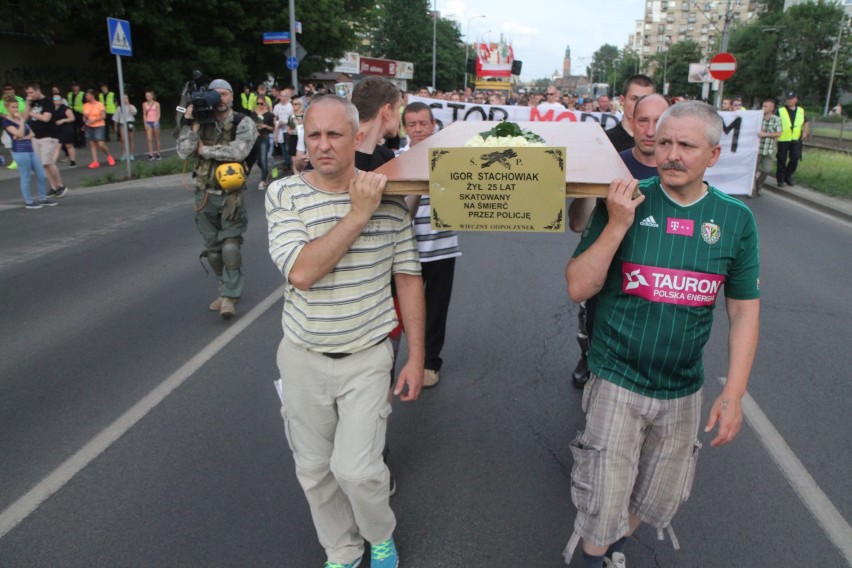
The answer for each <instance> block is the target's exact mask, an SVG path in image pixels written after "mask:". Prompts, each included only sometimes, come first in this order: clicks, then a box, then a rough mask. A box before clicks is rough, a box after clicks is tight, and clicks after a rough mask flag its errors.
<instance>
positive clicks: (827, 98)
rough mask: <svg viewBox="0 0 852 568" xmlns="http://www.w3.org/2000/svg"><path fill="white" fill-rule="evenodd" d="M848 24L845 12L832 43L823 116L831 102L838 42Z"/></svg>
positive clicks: (838, 47)
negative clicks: (832, 55)
mask: <svg viewBox="0 0 852 568" xmlns="http://www.w3.org/2000/svg"><path fill="white" fill-rule="evenodd" d="M847 25H848V20H847V16H846V14H844V15H843V19H842V20H840V31H839V32H837V42H836V43H835V44H834V62H833V63H832V64H831V79H829V81H828V92H827V93H826V94H825V110H824V111H823V113H822V115H823V116H828V105H829V103H830V102H831V89H833V88H834V74H835V72H836V71H837V56H838V54H839V53H840V42H841V41H842V40H843V28H845V27H846V26H847Z"/></svg>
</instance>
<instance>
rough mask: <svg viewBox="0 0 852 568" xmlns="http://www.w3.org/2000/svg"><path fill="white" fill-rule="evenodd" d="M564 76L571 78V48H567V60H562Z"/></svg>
mask: <svg viewBox="0 0 852 568" xmlns="http://www.w3.org/2000/svg"><path fill="white" fill-rule="evenodd" d="M562 76H563V77H566V78H567V77H570V76H571V46H570V45H569V46H567V47H566V48H565V59H563V60H562Z"/></svg>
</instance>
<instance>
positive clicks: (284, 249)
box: [266, 176, 420, 353]
mask: <svg viewBox="0 0 852 568" xmlns="http://www.w3.org/2000/svg"><path fill="white" fill-rule="evenodd" d="M350 209H351V201H350V199H349V194H348V193H328V192H324V191H322V190H320V189H317V188H315V187H312V186H311V185H310V184H308V183H307V182H306V181H305V180H304V178H303V177H302V176H293V177H289V178H285V179H283V180H279V181H276V182H274V183H272V184H270V186H269V189H268V190H267V193H266V218H267V222H268V225H269V252H270V255H271V256H272V260H273V261H274V262H275V265H276V266H277V267H278V269H279V270H281V272H282V274H284V278H285V279H286V280H287V285H286V288H285V291H284V313H283V317H282V324H283V327H284V336H285V337H287V338H288V339H289V340H290V341H292V342H293V343H295V344H296V345H299V346H301V347H303V348H305V349H309V350H311V351H317V352H323V353H353V352H357V351H360V350H362V349H365V348H367V347H370V346H371V345H374V344H375V343H377V342H378V341H381V340H382V339H383V338H384V337H386V336H387V335H388V333H390V331H391V330H393V329H394V328H395V327H396V326H397V323H398V322H397V317H396V312H395V310H394V307H393V301H392V299H391V286H390V284H391V276H392V275H393V274H396V273H403V274H414V275H417V274H420V263H419V262H418V260H417V245H416V243H415V240H414V234H413V230H412V227H411V219H410V217H409V216H408V211H407V209H406V207H405V202H404V201H403V198H402V197H400V196H390V195H385V196H383V197H382V202H381V205H379V208H378V209H377V210H376V212H375V213H374V214H373V217H372V218H371V219H370V221H369V222H368V223H367V225H366V226H365V227H364V229H363V231H362V232H361V235H360V236H359V237H358V238H357V239H356V241H355V242H354V243H353V245H352V247H351V248H350V249H349V252H347V253H346V254H345V255H344V256H343V258H342V259H341V260H340V262H339V263H338V264H337V266H336V267H335V268H334V269H333V270H332V271H331V272H330V273H328V274H326V275H325V276H324V277H323V278H322V279H320V280H319V281H318V282H316V283H315V284H314V285H313V286H312V287H311V289H310V290H307V291H302V290H299V289H298V288H296V287H295V286H293V285H292V284H290V283H289V273H290V270H291V269H292V267H293V264H294V263H295V262H296V257H298V256H299V253H300V252H301V250H302V247H304V246H305V245H306V244H307V243H308V242H310V241H312V240H314V239H317V238H319V237H322V236H323V235H325V234H326V233H328V232H329V231H330V230H331V229H332V228H333V227H334V226H335V225H337V223H339V222H340V220H341V219H343V217H345V216H346V214H347V213H349V210H350Z"/></svg>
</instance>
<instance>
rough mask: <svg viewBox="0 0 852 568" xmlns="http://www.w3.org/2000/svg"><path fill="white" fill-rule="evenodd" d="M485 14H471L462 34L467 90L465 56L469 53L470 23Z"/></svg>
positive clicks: (465, 63) (465, 78)
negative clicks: (465, 29)
mask: <svg viewBox="0 0 852 568" xmlns="http://www.w3.org/2000/svg"><path fill="white" fill-rule="evenodd" d="M484 17H485V14H480V15H479V16H472V17H471V18H470V19H469V20H468V21H467V31H466V32H465V34H464V38H465V44H464V90H465V91H467V75H468V73H467V58H468V56H469V53H470V23H471V22H472V21H474V20H475V19H476V18H484Z"/></svg>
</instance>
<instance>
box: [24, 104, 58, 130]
mask: <svg viewBox="0 0 852 568" xmlns="http://www.w3.org/2000/svg"><path fill="white" fill-rule="evenodd" d="M30 112H31V113H35V114H42V113H44V112H49V113H50V122H42V121H41V120H38V119H36V118H35V117H33V116H30V118H29V119H28V120H27V125H29V127H30V128H32V130H33V134H35V137H36V138H56V137H57V136H56V119H57V116H56V107H55V106H54V105H53V100H51V99H49V98H47V97H42V98H41V99H38V100H34V101H32V102H30Z"/></svg>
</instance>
